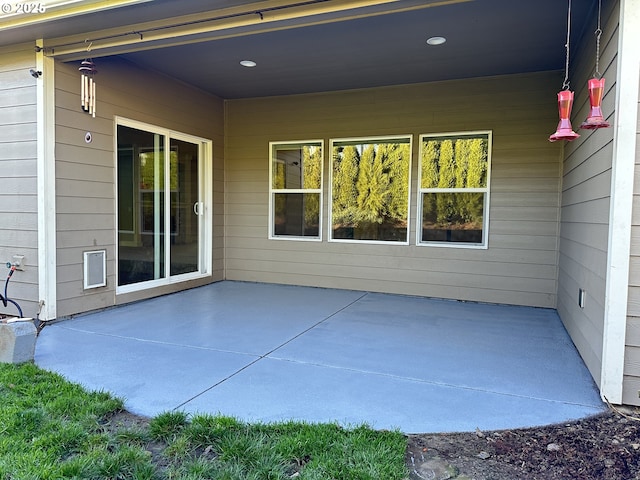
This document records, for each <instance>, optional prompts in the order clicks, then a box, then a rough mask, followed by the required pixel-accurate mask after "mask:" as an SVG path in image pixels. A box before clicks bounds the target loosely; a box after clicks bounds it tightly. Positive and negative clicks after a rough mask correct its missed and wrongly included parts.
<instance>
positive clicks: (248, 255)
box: [225, 73, 561, 307]
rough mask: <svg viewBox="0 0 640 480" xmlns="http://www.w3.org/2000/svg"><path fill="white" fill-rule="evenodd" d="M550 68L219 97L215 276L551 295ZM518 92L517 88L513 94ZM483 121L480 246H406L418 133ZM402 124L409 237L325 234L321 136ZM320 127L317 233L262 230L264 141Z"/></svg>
mask: <svg viewBox="0 0 640 480" xmlns="http://www.w3.org/2000/svg"><path fill="white" fill-rule="evenodd" d="M556 76H557V75H556V74H549V73H543V74H534V75H520V76H513V77H494V78H482V79H474V80H464V81H455V82H441V83H433V84H421V85H406V86H401V87H388V88H379V89H370V90H359V91H347V92H336V93H326V94H314V95H300V96H290V97H274V98H262V99H248V100H231V101H228V102H227V106H228V108H227V132H228V134H227V157H226V163H225V174H226V178H227V192H226V215H227V225H226V229H227V245H228V247H227V268H226V271H227V278H229V279H237V280H255V281H266V282H279V283H299V284H303V285H317V286H332V287H339V288H349V289H362V290H373V291H382V292H392V293H407V294H412V295H423V296H435V297H444V298H458V299H464V300H476V301H485V302H499V303H513V304H521V305H536V306H543V307H555V304H556V269H557V255H558V252H557V235H558V228H559V227H558V220H559V206H560V194H559V180H560V178H559V172H560V163H559V159H560V153H561V147H560V145H554V144H549V142H548V141H547V137H548V135H549V133H550V132H548V130H549V128H550V126H549V118H553V117H554V116H555V115H556V107H555V105H553V101H551V102H549V98H554V96H555V92H554V90H553V83H552V80H553V79H554V78H555V77H556ZM522 92H527V94H526V95H523V94H522ZM469 130H492V131H493V156H492V172H491V175H492V176H491V210H490V226H489V248H488V249H467V248H462V249H460V248H438V247H427V246H417V245H416V244H415V243H416V241H415V223H416V222H415V220H416V219H415V215H416V212H417V205H416V202H417V193H416V187H417V179H418V175H417V169H418V148H419V145H418V144H419V141H418V135H420V134H428V133H444V132H451V131H469ZM405 134H409V135H413V139H414V141H413V164H412V185H411V204H410V211H411V213H410V217H411V218H410V222H411V224H410V230H411V234H410V238H409V241H410V245H371V244H349V243H339V242H328V241H327V231H328V230H327V225H326V221H327V216H328V211H327V205H328V201H329V196H328V192H329V184H328V178H329V175H328V174H329V164H328V162H327V161H326V159H327V158H328V148H329V140H330V139H333V138H345V137H358V136H375V135H405ZM316 138H321V139H324V142H325V165H324V179H325V183H324V198H323V201H324V204H323V223H324V228H323V241H322V242H300V241H288V240H268V239H267V235H268V201H269V195H268V191H269V185H268V178H269V162H268V157H269V152H268V144H269V142H270V141H291V140H308V139H316Z"/></svg>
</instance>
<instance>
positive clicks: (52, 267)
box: [36, 39, 57, 320]
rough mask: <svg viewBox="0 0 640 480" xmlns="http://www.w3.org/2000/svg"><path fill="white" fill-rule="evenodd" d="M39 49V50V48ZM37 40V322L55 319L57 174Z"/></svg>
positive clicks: (47, 70) (51, 69)
mask: <svg viewBox="0 0 640 480" xmlns="http://www.w3.org/2000/svg"><path fill="white" fill-rule="evenodd" d="M38 47H40V51H38V50H39V48H38ZM42 47H43V40H41V39H40V40H37V41H36V69H37V70H38V71H40V72H42V74H41V75H40V77H39V78H38V80H37V81H36V92H37V93H36V98H37V102H36V109H37V127H36V139H37V155H38V158H37V175H38V297H39V300H40V314H39V318H40V320H52V319H54V318H56V307H57V305H56V300H57V295H56V293H57V292H56V266H57V265H56V264H57V262H56V172H55V82H54V73H55V65H54V60H53V59H51V58H48V57H46V56H45V55H44V51H43V50H41V48H42Z"/></svg>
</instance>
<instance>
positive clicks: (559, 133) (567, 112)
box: [549, 0, 580, 142]
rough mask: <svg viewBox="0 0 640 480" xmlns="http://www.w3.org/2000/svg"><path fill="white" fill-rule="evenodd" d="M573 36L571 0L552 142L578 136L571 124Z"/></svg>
mask: <svg viewBox="0 0 640 480" xmlns="http://www.w3.org/2000/svg"><path fill="white" fill-rule="evenodd" d="M570 36H571V0H569V9H568V12H567V43H566V44H565V47H566V50H567V55H566V61H565V66H564V82H562V90H561V91H560V92H558V113H559V114H560V122H558V128H556V132H555V133H554V134H552V135H551V136H550V137H549V141H550V142H555V141H557V140H567V141H569V142H570V141H572V140H575V139H576V138H578V137H579V136H580V135H578V134H577V133H576V132H574V131H573V127H572V126H571V120H570V119H569V117H571V108H572V107H573V92H572V91H570V90H569V38H570Z"/></svg>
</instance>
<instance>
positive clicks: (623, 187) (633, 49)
mask: <svg viewBox="0 0 640 480" xmlns="http://www.w3.org/2000/svg"><path fill="white" fill-rule="evenodd" d="M639 76H640V0H620V19H619V33H618V76H617V79H616V102H615V104H616V115H615V118H614V122H613V128H614V134H613V161H612V167H611V205H610V209H609V242H608V244H609V248H608V252H607V271H606V275H607V277H606V278H607V280H606V291H605V310H604V331H603V342H602V343H603V344H602V373H601V378H600V392H601V395H602V397H603V398H605V399H606V400H608V401H609V402H611V403H616V404H621V403H622V385H623V378H624V354H625V338H626V328H627V300H628V290H629V256H630V250H631V221H632V219H631V212H632V208H633V193H634V192H633V178H634V171H635V161H636V136H637V125H638V123H637V122H638V88H639V85H640V78H639Z"/></svg>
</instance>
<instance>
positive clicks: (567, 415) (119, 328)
mask: <svg viewBox="0 0 640 480" xmlns="http://www.w3.org/2000/svg"><path fill="white" fill-rule="evenodd" d="M36 364H37V365H39V366H40V367H42V368H45V369H48V370H52V371H55V372H58V373H60V374H62V375H64V376H65V377H66V378H67V379H69V380H71V381H73V382H77V383H81V384H82V385H84V386H85V387H87V388H89V389H104V390H108V391H110V392H112V393H114V394H115V395H117V396H120V397H123V398H124V399H125V402H126V407H127V408H128V409H129V410H131V411H132V412H134V413H139V414H143V415H149V416H153V415H157V414H158V413H160V412H163V411H167V410H171V409H180V410H184V411H187V412H193V413H195V412H199V413H214V414H215V413H221V414H223V415H229V416H235V417H238V418H239V419H241V420H245V421H263V422H271V421H279V420H289V419H294V420H305V421H309V422H331V421H335V422H338V423H340V424H343V425H353V424H359V423H363V422H366V423H368V424H369V425H371V426H372V427H373V428H377V429H393V428H398V429H400V430H401V431H403V432H405V433H417V432H444V431H471V430H475V429H476V428H480V429H482V430H492V429H504V428H516V427H527V426H536V425H543V424H549V423H557V422H564V421H567V420H570V419H576V418H580V417H584V416H587V415H592V414H596V413H599V412H601V411H603V410H604V409H605V406H604V405H603V403H602V401H601V400H600V397H599V394H598V392H597V389H596V387H595V385H594V383H593V380H592V379H591V376H590V375H589V372H588V371H587V369H586V367H585V366H584V364H583V362H582V360H581V359H580V357H579V355H578V353H577V351H576V349H575V348H574V346H573V344H572V343H571V340H570V338H569V336H568V335H567V333H566V331H565V330H564V328H563V326H562V323H561V321H560V319H559V318H558V315H557V313H556V312H555V311H553V310H550V309H540V308H529V307H516V306H506V305H487V304H476V303H464V302H456V301H448V300H437V299H428V298H417V297H407V296H399V295H387V294H378V293H366V292H357V291H345V290H331V289H321V288H309V287H296V286H284V285H270V284H257V283H242V282H231V281H225V282H221V283H216V284H212V285H208V286H205V287H200V288H196V289H192V290H188V291H184V292H180V293H177V294H173V295H168V296H164V297H159V298H155V299H152V300H145V301H142V302H138V303H135V304H130V305H125V306H121V307H116V308H112V309H108V310H105V311H102V312H98V313H92V314H87V315H83V316H80V317H77V318H75V319H72V320H67V321H64V322H59V323H57V324H54V325H51V326H48V327H47V328H45V329H44V330H43V331H42V333H41V335H40V337H39V338H38V343H37V346H36Z"/></svg>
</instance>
